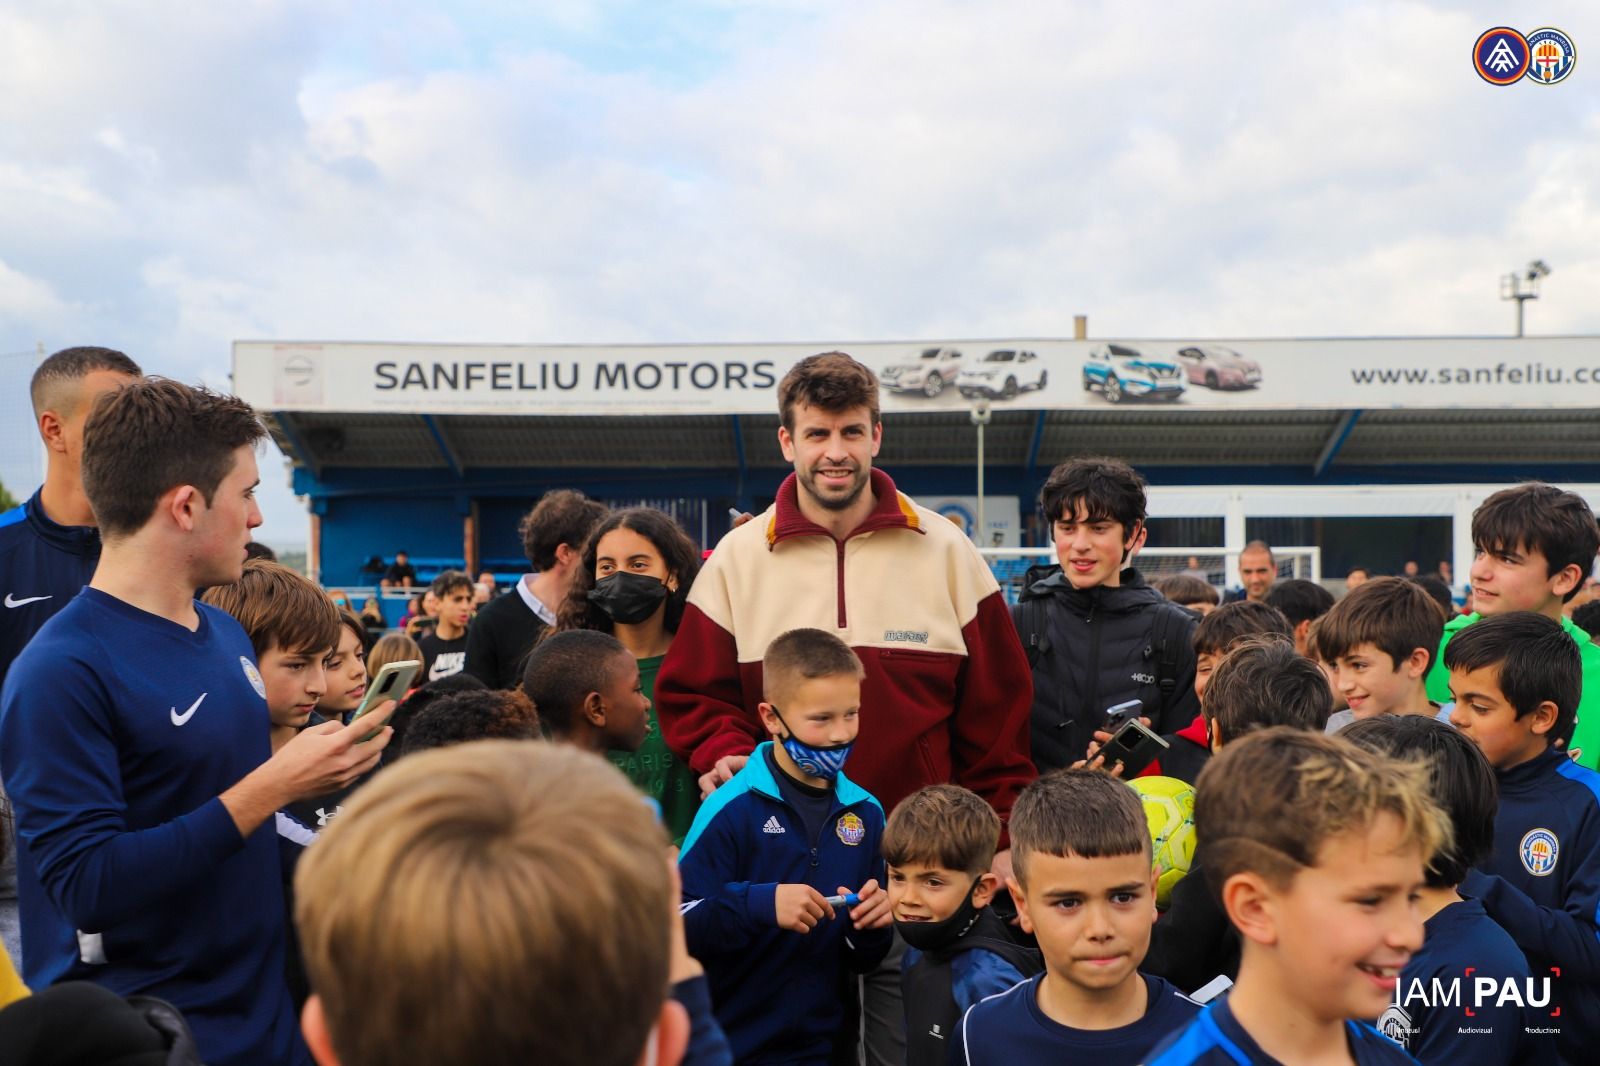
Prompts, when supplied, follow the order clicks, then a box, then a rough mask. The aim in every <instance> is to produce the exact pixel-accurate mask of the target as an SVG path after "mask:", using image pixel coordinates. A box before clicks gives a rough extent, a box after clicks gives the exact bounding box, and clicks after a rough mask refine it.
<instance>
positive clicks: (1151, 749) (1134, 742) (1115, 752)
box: [1099, 718, 1172, 780]
mask: <svg viewBox="0 0 1600 1066" xmlns="http://www.w3.org/2000/svg"><path fill="white" fill-rule="evenodd" d="M1171 746H1172V745H1170V744H1168V743H1167V742H1166V741H1164V740H1162V739H1161V738H1160V737H1158V736H1156V735H1155V734H1154V733H1152V732H1151V731H1150V730H1148V729H1146V728H1145V724H1144V723H1143V722H1141V721H1139V720H1138V719H1137V718H1134V719H1132V720H1130V721H1128V722H1125V723H1123V726H1122V728H1121V729H1119V730H1117V735H1116V736H1114V737H1112V738H1111V739H1110V740H1108V741H1106V746H1105V747H1103V748H1101V749H1100V752H1099V754H1101V755H1104V756H1105V757H1106V759H1105V762H1103V763H1101V764H1100V765H1101V766H1103V767H1104V768H1105V769H1107V770H1110V769H1111V768H1112V767H1114V766H1116V764H1117V763H1119V762H1120V763H1121V764H1122V777H1123V780H1131V779H1132V778H1133V775H1134V774H1137V773H1138V772H1139V771H1140V770H1143V769H1144V768H1145V767H1146V766H1149V765H1150V764H1151V762H1153V761H1154V760H1155V758H1156V757H1157V756H1158V755H1160V754H1161V753H1162V752H1163V751H1166V750H1167V749H1168V748H1170V747H1171Z"/></svg>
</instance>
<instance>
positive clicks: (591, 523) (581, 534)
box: [517, 489, 606, 570]
mask: <svg viewBox="0 0 1600 1066" xmlns="http://www.w3.org/2000/svg"><path fill="white" fill-rule="evenodd" d="M605 516H606V505H605V504H603V503H599V502H598V501H595V500H591V499H589V497H587V496H585V495H584V494H583V493H581V492H575V491H573V490H572V489H556V490H555V491H554V492H547V493H545V494H544V495H543V496H541V497H539V502H538V503H536V504H534V505H533V510H531V511H529V512H528V513H527V514H525V515H523V516H522V521H521V522H520V523H518V525H517V533H518V534H519V535H520V536H521V537H522V554H523V555H526V556H527V557H528V562H529V563H531V564H532V565H533V568H534V569H535V570H549V569H551V568H553V567H554V566H555V565H556V549H557V548H559V547H561V545H563V544H565V545H567V546H568V547H570V548H571V549H572V550H573V551H580V550H582V548H583V545H584V543H585V542H586V541H588V539H589V531H590V530H591V529H593V528H594V527H595V525H596V523H598V522H599V521H600V519H602V518H604V517H605Z"/></svg>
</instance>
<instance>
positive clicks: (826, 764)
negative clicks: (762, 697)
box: [767, 703, 856, 781]
mask: <svg viewBox="0 0 1600 1066" xmlns="http://www.w3.org/2000/svg"><path fill="white" fill-rule="evenodd" d="M767 706H769V707H772V704H770V703H769V704H767ZM772 713H773V714H775V715H777V716H778V721H779V722H780V723H781V724H782V725H783V728H784V729H785V730H787V731H788V733H789V735H788V736H786V737H782V738H780V741H779V742H780V743H781V744H782V745H783V750H784V751H786V752H788V753H789V758H791V759H793V760H794V764H795V765H796V766H798V767H799V768H800V772H801V773H803V774H807V775H809V776H811V777H820V778H822V779H823V780H824V781H832V780H833V779H834V778H836V777H838V776H839V771H840V770H842V769H844V761H845V760H846V759H848V758H849V757H850V749H851V748H853V747H855V746H856V745H855V741H853V740H851V741H846V742H845V743H843V744H835V745H834V746H833V747H831V748H813V747H812V746H811V745H810V744H802V743H801V742H800V741H798V740H796V739H795V738H794V730H792V729H789V723H788V722H785V721H784V720H783V712H781V711H779V710H778V708H776V707H772Z"/></svg>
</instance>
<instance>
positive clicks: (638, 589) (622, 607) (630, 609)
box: [589, 573, 668, 626]
mask: <svg viewBox="0 0 1600 1066" xmlns="http://www.w3.org/2000/svg"><path fill="white" fill-rule="evenodd" d="M667 596H668V592H667V586H666V585H665V584H664V583H663V582H662V580H661V579H660V578H658V577H651V576H649V575H648V574H623V573H616V574H612V575H610V576H609V577H603V578H601V579H600V580H599V581H596V582H595V583H594V588H593V589H592V590H590V592H589V602H590V603H592V604H594V605H595V606H596V607H598V608H600V609H601V610H602V611H604V612H605V613H606V614H608V615H610V616H611V620H612V621H613V622H616V623H617V624H618V625H625V626H636V625H638V624H639V623H640V622H643V621H644V620H645V619H646V618H649V617H650V616H651V615H653V614H655V613H656V608H657V607H659V606H661V601H662V600H664V599H666V598H667Z"/></svg>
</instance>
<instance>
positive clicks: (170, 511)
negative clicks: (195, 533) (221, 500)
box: [156, 485, 205, 533]
mask: <svg viewBox="0 0 1600 1066" xmlns="http://www.w3.org/2000/svg"><path fill="white" fill-rule="evenodd" d="M162 499H163V501H164V504H157V505H156V506H157V507H158V508H161V507H163V506H164V507H165V510H166V512H167V515H168V516H169V517H170V518H171V519H172V521H173V522H174V523H175V524H176V525H177V527H178V528H179V529H181V530H183V531H184V532H185V533H188V532H190V531H191V530H193V529H194V523H195V512H196V511H198V510H199V507H200V504H202V503H204V502H205V501H204V499H202V498H201V496H200V492H199V490H198V489H196V488H195V487H194V486H193V485H179V486H178V487H177V488H174V489H168V490H167V495H166V496H163V497H162Z"/></svg>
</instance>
